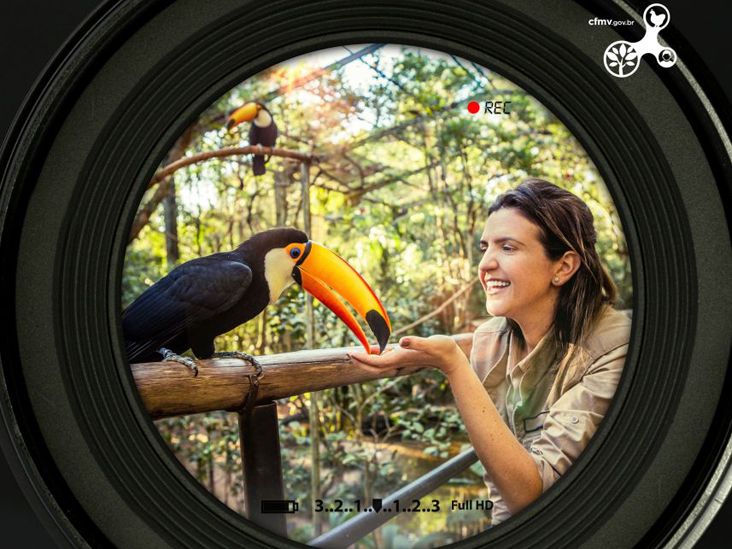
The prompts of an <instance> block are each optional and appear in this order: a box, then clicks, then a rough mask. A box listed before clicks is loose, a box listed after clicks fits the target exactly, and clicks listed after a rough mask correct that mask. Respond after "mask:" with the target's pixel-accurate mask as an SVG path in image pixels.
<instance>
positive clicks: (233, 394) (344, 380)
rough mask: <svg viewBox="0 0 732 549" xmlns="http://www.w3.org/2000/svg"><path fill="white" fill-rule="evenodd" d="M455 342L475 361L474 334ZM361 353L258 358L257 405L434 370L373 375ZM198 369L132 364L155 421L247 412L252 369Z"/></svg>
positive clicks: (220, 365)
mask: <svg viewBox="0 0 732 549" xmlns="http://www.w3.org/2000/svg"><path fill="white" fill-rule="evenodd" d="M453 337H454V338H455V340H456V342H457V343H458V345H460V348H461V349H462V350H463V352H464V353H465V354H466V356H470V349H471V347H472V344H473V339H472V337H473V336H472V334H458V335H455V336H453ZM393 346H394V345H390V346H389V347H393ZM360 350H362V348H360V347H341V348H338V349H322V350H321V349H317V350H310V351H298V352H294V353H282V354H278V355H268V356H260V357H257V360H258V361H259V363H260V364H261V365H262V369H263V370H264V375H263V376H262V378H261V379H260V385H259V394H258V395H257V403H259V404H263V403H267V402H270V401H272V400H275V399H278V398H284V397H289V396H292V395H299V394H302V393H307V392H310V391H319V390H321V389H328V388H331V387H340V386H342V385H351V384H354V383H364V382H367V381H373V380H375V379H380V378H385V377H397V376H403V375H409V374H412V373H414V372H416V371H418V370H421V369H422V368H424V367H426V366H428V365H426V364H417V363H404V364H403V366H402V368H400V369H399V370H398V371H397V374H396V376H389V375H386V374H381V375H377V374H372V373H370V372H366V371H365V370H362V369H361V368H359V367H358V366H355V365H354V364H352V363H351V361H350V359H349V358H348V356H346V353H347V352H349V351H351V352H354V351H360ZM198 365H199V368H198V376H197V377H193V375H192V374H191V372H190V370H188V369H187V368H186V367H185V366H183V365H182V364H178V363H177V362H150V363H141V364H132V375H133V377H134V378H135V383H137V388H138V390H139V392H140V396H141V397H142V400H143V402H144V403H145V407H146V408H147V410H148V412H149V413H150V415H151V416H152V418H153V419H160V418H164V417H171V416H180V415H186V414H198V413H201V412H212V411H215V410H236V409H239V408H241V407H242V405H243V404H244V399H245V396H246V394H247V392H248V390H249V376H248V374H250V373H252V371H253V369H252V368H251V367H250V366H249V364H246V363H245V362H244V361H242V360H240V359H237V358H226V359H212V360H201V361H199V362H198Z"/></svg>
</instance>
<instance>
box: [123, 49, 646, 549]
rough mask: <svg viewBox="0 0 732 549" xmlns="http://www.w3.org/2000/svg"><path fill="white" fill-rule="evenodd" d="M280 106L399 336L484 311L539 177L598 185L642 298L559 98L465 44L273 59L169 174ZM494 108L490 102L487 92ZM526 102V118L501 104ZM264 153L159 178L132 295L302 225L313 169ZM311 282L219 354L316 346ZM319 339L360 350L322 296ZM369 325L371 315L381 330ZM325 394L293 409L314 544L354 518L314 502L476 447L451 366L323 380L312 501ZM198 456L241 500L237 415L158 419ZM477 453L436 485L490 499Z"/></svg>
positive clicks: (412, 532) (393, 483) (240, 136)
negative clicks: (493, 235) (525, 182)
mask: <svg viewBox="0 0 732 549" xmlns="http://www.w3.org/2000/svg"><path fill="white" fill-rule="evenodd" d="M252 100H259V101H262V102H263V103H265V104H266V106H267V108H268V109H269V110H270V112H271V113H272V115H273V117H274V119H275V121H276V123H277V125H278V127H279V132H280V135H279V139H278V141H277V145H276V146H277V147H278V148H283V149H288V150H291V151H297V152H299V153H302V154H305V155H316V156H317V161H315V162H313V163H312V164H311V166H310V171H309V178H310V185H311V190H310V197H309V199H310V207H311V215H312V231H311V235H310V236H311V238H312V239H313V240H316V241H318V242H321V243H323V244H324V245H326V246H327V247H329V248H330V249H332V250H334V251H335V252H336V253H338V254H339V255H341V256H342V257H343V258H345V259H346V260H347V261H348V262H349V263H351V265H353V267H354V268H355V269H356V270H357V271H359V273H361V274H362V276H363V277H364V278H365V279H366V280H367V281H368V282H369V284H371V286H372V287H373V288H374V290H375V292H376V293H377V295H379V297H380V298H381V300H382V302H383V303H384V305H385V307H386V309H387V311H388V313H389V316H390V318H391V322H392V326H393V328H394V334H393V335H394V336H395V337H393V338H392V341H396V340H398V337H399V336H400V335H406V334H415V335H420V336H429V335H431V334H438V333H441V334H457V333H465V332H472V331H473V330H474V329H475V328H476V327H477V326H478V325H479V324H480V323H481V322H483V321H485V320H486V317H487V313H486V312H485V306H484V297H483V295H482V291H481V288H480V284H478V283H477V281H478V279H477V265H478V261H479V259H480V253H479V250H478V241H479V238H480V234H481V231H482V229H483V224H484V222H485V217H486V211H487V207H488V205H489V204H490V203H491V201H492V199H493V198H495V196H497V195H498V194H500V193H501V192H503V191H505V190H508V189H509V188H512V187H514V186H516V185H517V184H518V183H520V182H521V180H522V179H524V178H525V177H527V176H536V177H541V178H545V179H548V180H549V181H552V182H554V183H556V184H558V185H560V186H562V187H564V188H566V189H568V190H570V191H572V192H574V193H575V194H577V195H578V196H580V197H581V198H582V199H583V200H585V202H586V203H587V204H588V205H589V207H590V209H591V210H592V213H593V215H594V216H595V226H596V229H597V232H598V244H597V246H598V249H599V252H600V255H601V257H602V258H603V259H604V261H605V264H606V266H607V267H608V268H609V270H610V272H611V274H612V276H613V278H614V280H615V282H616V283H617V285H618V287H619V290H620V302H619V303H618V304H617V305H616V306H617V308H620V309H628V308H631V307H632V288H631V272H630V264H629V257H628V253H627V248H626V242H625V239H624V237H623V232H622V229H621V226H620V222H619V219H618V216H617V213H616V209H615V206H614V204H613V201H612V199H611V198H610V196H609V194H608V193H607V190H606V188H605V186H604V184H603V182H602V180H601V177H600V175H599V173H598V172H597V170H596V168H595V166H594V165H593V163H592V161H591V160H590V159H589V158H588V156H587V154H586V153H585V151H584V150H583V148H582V147H581V146H580V144H579V143H578V142H577V140H576V139H575V138H574V137H573V136H572V134H571V133H570V132H569V130H568V129H567V128H566V127H565V126H564V125H563V124H562V123H561V122H560V121H559V120H557V118H556V117H555V116H554V115H553V114H552V113H551V112H549V111H548V110H547V109H546V108H545V107H544V106H543V105H542V104H541V103H539V102H538V101H537V100H536V99H534V98H533V97H531V96H530V95H529V94H527V93H526V92H525V91H524V90H522V89H521V88H519V87H517V86H516V85H514V84H513V83H511V82H510V81H508V80H506V79H505V78H503V77H501V76H500V75H498V74H496V73H494V72H492V71H490V70H488V69H486V68H484V67H480V66H477V65H475V64H474V63H472V62H470V61H467V60H464V59H459V58H457V57H454V56H450V55H446V54H442V53H437V52H432V51H426V50H422V49H418V48H410V47H400V46H384V45H378V44H377V45H369V46H360V45H357V46H351V47H343V48H335V49H331V50H327V51H322V52H316V53H314V54H310V55H307V56H304V57H301V58H298V59H294V60H290V61H288V62H286V63H283V64H281V65H278V66H275V67H272V68H270V69H268V70H266V71H264V72H262V73H260V74H258V75H256V76H254V77H252V78H250V79H248V80H247V81H246V82H244V83H242V84H240V85H238V86H236V87H235V88H234V89H232V90H231V91H230V92H229V93H227V94H226V95H224V96H223V97H221V99H220V100H218V101H217V102H216V103H215V104H214V105H212V106H211V107H210V108H209V109H208V110H206V111H205V112H203V113H202V115H201V116H200V118H199V119H198V120H197V121H196V122H195V123H193V124H192V125H191V126H190V127H189V128H188V129H187V130H186V131H185V132H184V133H183V134H182V135H181V136H180V137H179V138H178V140H177V141H176V142H175V144H174V145H173V147H172V148H171V150H170V151H169V153H168V154H167V156H166V158H165V159H164V160H163V162H162V164H161V168H162V167H164V166H168V165H170V164H171V163H173V162H175V161H180V160H181V159H185V158H192V159H196V158H200V157H199V156H198V155H201V154H202V153H212V154H215V153H216V151H221V150H223V149H226V148H227V147H233V146H242V145H246V144H247V131H248V124H244V125H242V126H241V127H240V128H237V129H235V130H234V131H232V132H228V131H226V130H225V122H226V118H227V116H228V115H229V114H230V113H231V112H232V111H233V110H234V109H235V108H237V107H239V106H241V105H242V104H243V103H245V102H248V101H252ZM471 100H475V101H478V103H479V104H480V106H481V109H480V111H479V112H478V113H476V114H471V113H469V112H468V110H467V108H466V107H467V104H468V102H469V101H471ZM488 100H490V101H494V102H495V101H510V102H511V103H510V107H509V109H510V114H509V115H491V114H486V113H485V112H484V109H483V105H484V102H485V101H488ZM250 162H251V159H250V156H248V155H244V156H242V155H226V156H213V157H211V158H207V159H205V160H203V159H202V160H200V161H195V162H193V163H191V164H190V165H188V166H186V167H184V168H181V169H178V170H176V171H174V172H172V173H170V174H169V175H168V176H167V177H162V178H156V179H154V180H153V182H152V183H151V185H150V187H149V189H148V190H147V192H146V193H145V196H144V197H143V199H142V202H141V204H140V207H139V210H138V213H137V216H136V218H135V221H134V223H133V227H132V229H131V233H130V241H129V245H128V248H127V255H126V261H125V266H124V277H123V287H122V301H123V306H126V305H128V304H129V303H131V302H132V301H133V300H134V299H135V298H136V297H137V296H139V295H140V294H141V293H142V292H143V291H144V290H145V289H146V288H147V287H149V286H150V285H152V284H153V283H154V282H155V281H156V280H158V279H159V278H161V277H162V276H164V275H165V274H167V273H168V272H169V271H170V270H171V269H172V268H174V267H175V266H176V265H179V264H180V263H182V262H185V261H187V260H189V259H193V258H195V257H199V256H202V255H208V254H211V253H215V252H219V251H225V250H230V249H233V248H234V247H236V246H237V245H238V244H239V243H241V242H243V241H244V240H246V239H247V238H248V237H249V236H250V235H252V234H254V233H257V232H260V231H263V230H265V229H268V228H272V227H276V226H283V225H289V226H296V227H302V225H303V223H302V210H303V208H302V205H303V196H302V192H301V185H300V177H301V176H302V172H301V170H300V163H299V161H297V160H294V159H290V158H282V157H272V158H271V159H270V161H269V163H268V165H267V173H266V174H265V175H263V176H261V177H254V176H253V175H252V173H251V163H250ZM304 303H305V294H304V292H302V291H301V290H300V289H299V287H297V286H296V285H293V286H292V287H291V288H290V289H289V290H288V291H286V293H285V294H284V295H283V297H282V298H280V300H279V301H278V302H277V303H276V304H275V305H273V306H270V307H268V308H267V309H266V310H265V312H264V313H263V314H262V315H260V316H259V317H258V318H256V319H254V320H252V321H250V322H248V323H246V324H245V325H242V326H240V327H239V328H237V329H235V330H233V331H232V332H230V333H228V334H225V335H223V336H220V337H219V338H218V340H217V342H216V348H217V350H241V351H244V352H247V353H251V354H253V355H263V354H273V353H282V352H288V351H295V350H300V349H302V348H304V346H305V316H304V312H303V311H304V310H305V307H304ZM314 317H315V328H314V332H315V347H316V348H332V347H341V346H351V345H358V342H357V341H356V340H355V338H354V337H353V336H352V335H351V333H350V331H349V330H348V329H347V328H346V327H345V325H343V324H342V323H341V322H340V321H339V320H338V318H337V317H336V316H335V315H334V314H332V313H331V312H330V311H329V310H327V309H326V308H325V307H323V306H321V305H320V304H318V303H317V302H316V305H315V308H314ZM365 331H366V333H367V334H370V331H369V329H368V327H365ZM311 397H312V395H311V394H309V393H306V394H303V395H297V396H293V397H291V398H289V399H285V400H283V401H280V402H278V410H279V411H278V415H279V418H280V441H281V446H282V459H283V469H284V471H285V475H284V481H285V492H286V493H285V497H286V498H287V499H295V500H297V501H298V502H299V503H300V510H301V512H300V513H298V514H296V515H289V516H288V535H289V536H290V537H291V538H292V539H295V540H298V541H301V542H307V541H308V540H310V539H312V538H313V537H315V536H316V535H317V534H318V533H319V532H320V531H327V530H328V529H329V528H331V527H333V526H334V525H336V524H338V523H340V522H342V521H344V520H347V519H348V518H349V514H345V513H330V514H328V515H327V516H319V518H318V517H316V518H315V519H311V515H310V513H311V509H312V506H313V503H312V502H313V500H314V499H315V498H316V497H319V498H321V499H323V500H325V501H326V502H329V501H333V500H334V499H336V498H340V499H343V500H345V501H353V500H355V499H360V500H361V501H368V500H369V499H370V498H371V497H383V496H386V495H388V494H390V493H392V492H393V491H395V490H396V489H397V488H398V487H400V486H403V485H405V484H407V483H408V482H410V481H412V480H415V479H416V478H418V477H419V476H421V475H422V474H424V473H425V472H427V471H429V470H431V469H433V468H434V467H435V466H437V465H438V464H439V463H441V462H443V461H445V460H446V459H448V457H451V456H453V455H455V454H456V453H457V452H459V451H460V450H461V448H464V447H466V446H467V441H468V439H467V435H466V433H465V430H464V427H463V424H462V421H461V419H460V416H459V414H458V413H457V411H456V408H455V406H454V403H453V400H452V396H451V393H450V390H449V387H448V386H447V385H446V382H445V379H444V377H443V376H442V374H441V373H440V372H438V371H422V372H419V373H418V374H416V375H412V376H408V377H399V378H394V379H385V380H379V381H375V382H372V383H367V384H363V385H352V386H345V387H341V388H337V389H332V390H326V391H321V392H319V393H318V400H319V419H320V421H319V427H320V432H319V433H317V435H318V436H317V439H318V440H319V448H320V463H319V467H318V468H317V471H316V473H315V474H318V475H319V477H320V479H319V481H320V486H321V491H320V494H311V493H310V486H311V478H310V477H311V473H312V471H313V470H314V469H313V467H312V462H311V459H310V456H311V453H310V447H311V443H312V440H313V436H311V435H313V433H311V432H310V428H309V425H310V422H309V421H308V418H309V416H308V410H309V407H310V400H311ZM156 425H157V427H158V428H159V431H160V433H161V436H162V437H163V439H164V440H165V441H166V442H167V443H168V444H169V446H170V448H171V449H172V451H173V452H174V453H175V455H176V456H177V457H178V459H179V460H180V461H181V463H182V464H183V465H184V466H185V467H186V468H187V469H188V470H189V471H190V473H191V474H192V475H194V476H195V477H196V478H197V479H198V480H199V481H200V482H201V483H202V484H203V485H204V486H206V487H207V488H208V489H209V490H210V491H211V492H212V493H213V494H214V495H215V496H216V497H217V498H218V499H220V500H221V501H222V502H223V503H224V504H226V505H228V506H229V507H231V508H232V509H234V510H236V511H238V512H241V511H242V503H243V499H242V496H243V487H242V473H241V459H240V453H239V442H238V441H239V435H238V424H237V415H236V414H232V413H228V412H215V413H209V414H197V415H192V416H185V417H176V418H171V419H165V420H160V421H157V422H156ZM481 475H482V467H481V466H480V465H479V464H478V465H477V466H474V467H472V468H471V469H470V470H468V471H467V472H466V473H464V474H463V475H461V476H459V477H458V478H455V479H453V480H452V481H450V482H449V483H448V484H446V485H443V486H442V487H441V488H440V489H439V490H438V491H437V492H435V493H434V494H431V495H430V496H429V497H427V498H424V500H425V501H429V500H430V499H431V498H433V497H434V498H438V499H440V501H441V502H442V507H443V509H444V507H445V504H446V503H447V504H448V505H449V501H450V500H452V499H460V500H462V499H465V498H485V497H486V496H487V494H486V489H485V487H484V485H483V482H482V479H481ZM488 525H489V520H488V519H487V518H486V514H485V513H484V512H481V511H461V512H449V511H443V512H440V513H421V514H417V515H414V516H407V515H405V516H399V517H398V518H396V519H394V520H392V521H390V522H389V523H388V524H387V525H386V526H384V527H382V528H380V529H379V530H377V531H376V532H375V533H374V534H372V535H370V536H368V537H367V538H365V539H364V540H362V541H361V542H359V544H358V545H357V546H358V547H375V548H382V549H383V548H389V547H395V548H397V547H433V546H438V545H442V544H445V543H449V542H453V541H457V540H459V539H462V538H464V537H467V536H470V535H473V534H476V533H478V532H480V531H482V530H483V529H485V528H486V527H487V526H488Z"/></svg>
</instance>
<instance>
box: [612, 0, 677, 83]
mask: <svg viewBox="0 0 732 549" xmlns="http://www.w3.org/2000/svg"><path fill="white" fill-rule="evenodd" d="M670 19H671V13H670V12H669V11H668V8H666V6H664V5H663V4H651V5H650V6H648V7H647V8H646V9H645V11H644V12H643V23H644V24H645V28H646V34H645V36H643V38H641V39H640V40H639V41H638V42H628V41H627V40H618V41H617V42H613V43H612V44H610V45H609V46H608V47H607V48H606V49H605V54H604V55H603V61H604V63H605V68H606V69H607V71H608V72H609V73H610V74H612V75H613V76H617V77H618V78H627V77H628V76H630V75H632V74H634V73H635V71H637V70H638V66H639V65H640V60H641V58H642V57H643V56H644V55H646V54H648V55H651V56H653V57H655V59H656V62H657V63H658V64H659V65H661V66H662V67H664V68H669V67H672V66H673V65H674V64H675V63H676V52H675V51H674V50H673V48H669V47H667V46H664V45H662V44H661V43H659V41H658V34H659V33H660V32H661V30H663V29H664V28H666V26H668V23H669V21H670Z"/></svg>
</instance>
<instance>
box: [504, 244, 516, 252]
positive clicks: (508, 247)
mask: <svg viewBox="0 0 732 549" xmlns="http://www.w3.org/2000/svg"><path fill="white" fill-rule="evenodd" d="M502 249H503V251H504V252H512V251H514V247H513V246H509V245H508V244H504V245H503V247H502Z"/></svg>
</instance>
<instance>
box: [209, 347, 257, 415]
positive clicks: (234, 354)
mask: <svg viewBox="0 0 732 549" xmlns="http://www.w3.org/2000/svg"><path fill="white" fill-rule="evenodd" d="M212 356H213V357H215V358H240V359H242V360H244V361H245V362H248V363H249V364H251V365H252V367H253V368H254V373H253V374H249V392H248V393H247V396H246V400H245V401H244V406H243V407H242V411H241V413H242V414H243V415H244V417H247V416H248V415H249V414H250V413H251V412H252V408H253V407H254V403H255V402H256V400H257V393H258V392H259V379H260V378H261V377H262V374H263V373H264V372H263V371H262V365H261V364H260V363H259V362H258V361H257V359H256V358H254V357H253V356H252V355H248V354H246V353H242V352H241V351H224V352H220V353H214V354H213V355H212Z"/></svg>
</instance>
